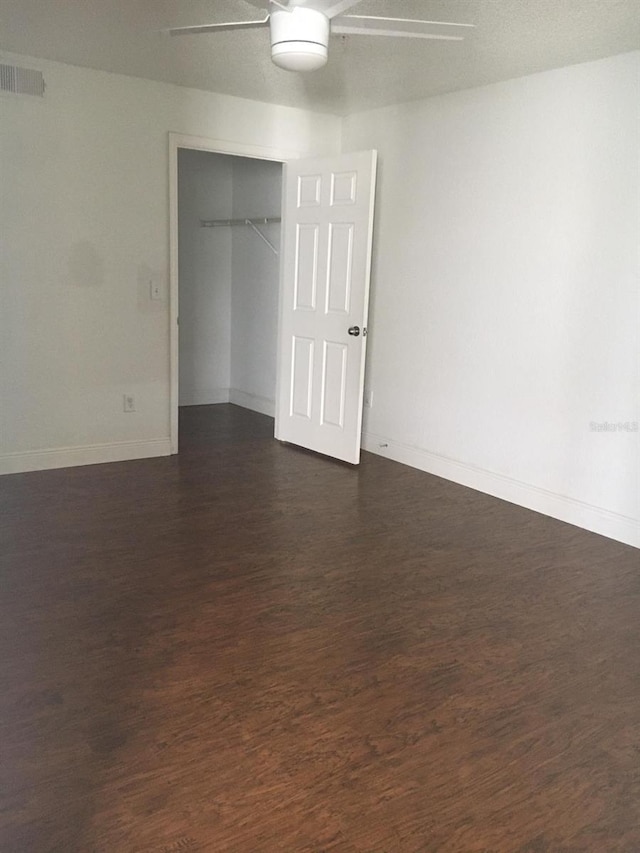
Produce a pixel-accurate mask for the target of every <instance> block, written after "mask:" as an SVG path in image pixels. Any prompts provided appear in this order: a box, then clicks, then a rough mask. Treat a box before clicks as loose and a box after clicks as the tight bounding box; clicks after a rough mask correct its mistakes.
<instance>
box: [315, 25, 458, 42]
mask: <svg viewBox="0 0 640 853" xmlns="http://www.w3.org/2000/svg"><path fill="white" fill-rule="evenodd" d="M331 32H332V33H334V34H335V35H340V36H342V35H344V36H392V37H394V38H407V39H436V40H437V41H464V36H447V35H444V34H443V33H422V32H412V31H411V30H383V29H381V28H380V27H351V26H346V25H345V24H337V25H336V26H332V27H331Z"/></svg>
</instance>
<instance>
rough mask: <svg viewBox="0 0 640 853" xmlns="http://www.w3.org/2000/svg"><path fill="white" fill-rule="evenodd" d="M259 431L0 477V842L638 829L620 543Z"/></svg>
mask: <svg viewBox="0 0 640 853" xmlns="http://www.w3.org/2000/svg"><path fill="white" fill-rule="evenodd" d="M272 434H273V422H272V421H271V420H270V419H269V418H266V417H264V416H262V415H258V414H255V413H253V412H249V411H246V410H243V409H240V408H237V407H234V406H229V405H219V406H203V407H194V408H189V409H185V410H183V411H182V412H181V433H180V440H181V445H180V447H181V450H180V454H179V456H177V457H171V458H164V459H149V460H142V461H136V462H126V463H117V464H111V465H100V466H90V467H85V468H71V469H65V470H58V471H46V472H39V473H32V474H21V475H14V476H8V477H4V478H1V479H0V533H1V535H2V547H1V551H0V562H1V565H2V582H1V583H2V587H1V590H0V597H1V600H0V625H1V626H2V637H3V640H2V654H1V656H0V670H1V673H2V685H3V686H2V690H1V691H0V732H1V738H0V739H1V743H2V763H1V767H0V797H1V809H0V850H2V851H3V853H40V851H42V853H45V851H47V853H49V851H51V853H52V852H53V851H60V852H61V853H75V851H78V853H89V852H90V853H94V851H95V853H143V852H144V853H146V851H149V853H151V851H153V853H161V851H162V853H183V851H212V853H218V851H238V853H244V851H247V853H262V852H263V851H264V853H273V851H292V853H298V852H299V851H314V853H319V851H340V853H342V851H344V853H347V851H348V853H383V851H384V853H396V851H398V853H400V851H402V853H411V852H412V851H414V852H415V853H426V851H434V853H435V851H438V853H447V851H450V853H454V852H455V853H458V851H459V853H473V851H476V852H477V853H481V851H482V853H489V851H491V853H514V851H519V853H578V852H579V853H584V851H594V853H605V851H618V853H620V852H621V851H628V853H632V851H634V852H635V853H637V851H638V850H640V772H639V770H640V753H639V752H638V749H639V747H638V743H639V735H640V678H639V675H638V673H639V672H640V642H639V640H640V618H639V614H640V572H639V565H638V563H639V560H638V552H637V551H636V550H634V549H632V548H629V547H626V546H624V545H621V544H617V543H615V542H613V541H609V540H607V539H604V538H602V537H599V536H596V535H593V534H590V533H587V532H585V531H582V530H579V529H577V528H574V527H571V526H569V525H566V524H563V523H561V522H557V521H553V520H551V519H548V518H545V517H543V516H540V515H537V514H535V513H533V512H529V511H527V510H525V509H521V508H519V507H516V506H512V505H510V504H507V503H504V502H502V501H499V500H495V499H493V498H491V497H488V496H486V495H483V494H480V493H478V492H474V491H472V490H470V489H466V488H463V487H461V486H457V485H454V484H452V483H449V482H446V481H444V480H441V479H438V478H436V477H432V476H429V475H427V474H424V473H421V472H419V471H416V470H413V469H411V468H408V467H404V466H402V465H399V464H396V463H393V462H390V461H388V460H385V459H382V458H380V457H376V456H373V455H370V454H366V453H365V454H364V455H363V460H362V464H361V466H360V467H359V468H358V469H355V468H351V467H349V466H346V465H343V464H340V463H336V462H333V461H331V460H327V459H324V458H321V457H318V456H314V455H313V454H311V453H307V452H304V451H301V450H298V449H295V448H292V447H285V446H282V445H280V444H279V443H277V442H276V441H274V440H273V438H272Z"/></svg>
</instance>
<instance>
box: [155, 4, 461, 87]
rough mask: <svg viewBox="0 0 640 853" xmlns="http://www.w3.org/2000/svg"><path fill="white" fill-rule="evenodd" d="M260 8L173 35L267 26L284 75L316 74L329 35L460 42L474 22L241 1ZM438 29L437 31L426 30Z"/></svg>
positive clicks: (179, 29) (346, 6) (326, 52)
mask: <svg viewBox="0 0 640 853" xmlns="http://www.w3.org/2000/svg"><path fill="white" fill-rule="evenodd" d="M245 2H247V3H250V4H251V5H252V6H255V7H257V8H258V9H263V10H264V15H263V17H261V18H259V19H258V20H257V21H228V22H226V23H222V24H204V25H200V26H192V27H175V28H173V29H170V30H169V33H170V35H172V36H183V35H196V34H198V33H217V32H226V31H228V30H245V29H259V28H261V27H269V29H270V33H271V59H272V60H273V62H274V63H275V64H276V65H278V66H279V67H280V68H284V69H286V70H287V71H315V70H316V69H318V68H322V66H323V65H325V64H326V62H327V58H328V55H329V35H330V34H331V33H334V34H337V35H368V36H392V37H395V38H422V39H439V40H445V41H462V40H463V38H464V36H462V35H460V28H464V27H473V26H474V25H473V24H455V23H452V22H450V21H419V20H414V19H411V18H383V17H379V16H373V15H346V14H345V12H346V11H347V10H348V9H350V8H351V7H352V6H355V5H356V4H357V3H359V2H360V0H245ZM437 27H442V28H443V29H442V30H441V31H439V32H429V29H432V28H437Z"/></svg>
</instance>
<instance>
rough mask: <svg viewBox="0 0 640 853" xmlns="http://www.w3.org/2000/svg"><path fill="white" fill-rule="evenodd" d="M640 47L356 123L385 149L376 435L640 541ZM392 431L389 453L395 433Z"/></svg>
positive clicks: (427, 465)
mask: <svg viewBox="0 0 640 853" xmlns="http://www.w3.org/2000/svg"><path fill="white" fill-rule="evenodd" d="M639 57H640V54H638V53H633V54H626V55H622V56H618V57H614V58H611V59H606V60H602V61H599V62H593V63H589V64H585V65H579V66H574V67H571V68H566V69H562V70H559V71H551V72H547V73H543V74H537V75H534V76H531V77H527V78H522V79H518V80H513V81H509V82H506V83H500V84H497V85H493V86H488V87H486V88H481V89H476V90H470V91H465V92H459V93H455V94H452V95H448V96H443V97H438V98H433V99H430V100H428V101H423V102H420V103H412V104H406V105H403V106H395V107H391V108H386V109H382V110H376V111H372V112H368V113H364V114H359V115H355V116H351V117H349V118H347V119H346V120H345V122H344V126H343V147H344V150H357V149H364V148H378V149H379V152H380V179H379V184H378V196H377V201H378V205H377V224H376V238H375V247H374V273H373V282H372V290H373V302H372V312H371V316H370V324H371V334H370V337H369V358H368V367H367V384H368V386H369V387H370V388H371V390H372V391H373V395H374V396H373V407H372V408H371V409H370V410H369V411H366V415H367V417H366V421H365V431H366V435H365V446H366V447H368V448H369V449H371V450H374V451H376V452H379V453H384V454H386V455H389V456H391V457H393V458H396V459H399V460H401V461H405V462H408V463H410V464H414V465H416V466H417V467H421V468H424V469H425V470H430V471H432V472H433V473H436V474H440V475H442V476H445V477H449V478H450V479H453V480H457V481H458V482H463V483H465V484H467V485H471V486H474V487H476V488H480V489H482V490H483V491H486V492H489V493H491V494H496V495H498V496H500V497H504V498H505V499H507V500H512V501H514V502H516V503H520V504H523V505H525V506H530V507H532V508H534V509H537V510H540V511H542V512H546V513H548V514H550V515H554V516H556V517H558V518H563V519H565V520H568V521H571V522H574V523H577V524H580V525H582V526H584V527H587V528H589V529H592V530H598V531H600V532H602V533H605V534H606V535H610V536H613V537H615V538H620V539H622V540H623V541H627V542H634V543H635V544H640V532H639V530H640V528H639V525H638V518H639V516H640V513H639V497H638V476H639V473H638V472H639V461H640V459H639V454H638V444H639V433H637V432H625V431H617V432H615V433H614V432H607V433H604V432H592V431H591V430H590V423H591V422H593V421H595V422H605V421H609V422H615V423H617V422H623V423H624V422H634V421H635V422H637V421H639V420H640V411H639V408H638V407H639V400H640V388H639V384H638V353H639V347H638V320H639V285H638V234H639V233H640V232H639V225H640V218H639V210H638V205H639V200H640V186H639V180H638V151H639V150H640V136H639V130H640V121H639V115H638V108H639V104H640V88H639V65H640V63H639ZM384 443H388V447H381V446H380V445H381V444H384Z"/></svg>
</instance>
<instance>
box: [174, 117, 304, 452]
mask: <svg viewBox="0 0 640 853" xmlns="http://www.w3.org/2000/svg"><path fill="white" fill-rule="evenodd" d="M179 148H190V149H191V150H192V151H210V152H211V153H212V154H229V155H231V156H232V157H249V158H252V159H254V160H271V161H274V162H276V163H284V162H285V161H286V160H298V159H299V158H300V157H303V156H305V153H302V152H300V151H290V150H284V149H282V148H264V147H262V146H259V145H245V144H243V143H241V142H233V141H229V140H226V139H209V138H207V137H204V136H188V135H185V134H182V133H169V378H170V390H169V422H170V438H171V453H177V452H178V388H179V386H178V355H179V347H178V343H179V338H178V294H179V286H178V285H179V281H178V149H179Z"/></svg>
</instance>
